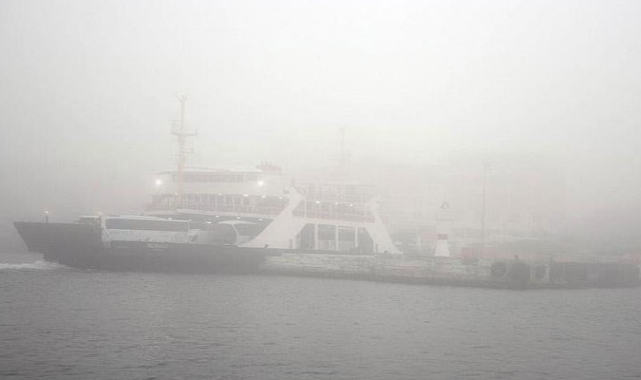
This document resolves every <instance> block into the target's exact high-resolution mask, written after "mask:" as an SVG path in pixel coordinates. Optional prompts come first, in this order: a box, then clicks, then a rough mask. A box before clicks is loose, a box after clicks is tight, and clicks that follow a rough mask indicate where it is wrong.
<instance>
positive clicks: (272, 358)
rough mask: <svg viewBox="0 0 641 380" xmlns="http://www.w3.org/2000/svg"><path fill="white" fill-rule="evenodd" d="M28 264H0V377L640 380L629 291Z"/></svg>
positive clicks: (639, 303)
mask: <svg viewBox="0 0 641 380" xmlns="http://www.w3.org/2000/svg"><path fill="white" fill-rule="evenodd" d="M38 259H39V257H38V256H35V255H17V254H2V255H0V313H1V314H0V315H1V318H0V340H1V344H0V363H2V364H1V365H0V376H1V377H8V378H14V379H31V378H47V379H153V378H156V379H381V380H383V379H385V380H387V379H416V378H433V379H444V378H451V379H460V378H469V379H497V378H499V379H500V378H504V379H625V378H639V377H641V364H640V363H641V361H640V360H639V358H641V290H640V289H585V290H549V291H547V290H542V291H536V292H513V291H504V290H490V289H469V288H447V287H443V288H439V287H427V286H412V285H402V284H377V283H368V282H356V281H342V280H323V279H312V278H290V277H266V276H205V275H167V274H149V273H110V272H92V271H82V270H74V269H69V268H65V267H60V266H56V265H52V264H48V263H43V262H36V261H37V260H38ZM34 262H35V263H34Z"/></svg>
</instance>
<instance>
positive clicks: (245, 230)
mask: <svg viewBox="0 0 641 380" xmlns="http://www.w3.org/2000/svg"><path fill="white" fill-rule="evenodd" d="M234 227H236V231H238V233H239V234H240V235H243V236H252V237H253V236H256V235H258V234H259V233H260V232H261V231H262V230H263V229H264V228H265V226H263V225H260V224H236V225H235V226H234Z"/></svg>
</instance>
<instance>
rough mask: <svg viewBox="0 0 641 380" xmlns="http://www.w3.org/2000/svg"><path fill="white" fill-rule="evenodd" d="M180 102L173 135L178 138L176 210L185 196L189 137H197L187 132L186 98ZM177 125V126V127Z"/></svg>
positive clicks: (181, 98) (179, 97) (182, 97)
mask: <svg viewBox="0 0 641 380" xmlns="http://www.w3.org/2000/svg"><path fill="white" fill-rule="evenodd" d="M177 98H178V101H179V102H180V120H178V123H175V124H174V128H172V131H171V133H172V134H173V135H174V136H176V139H177V142H178V193H177V197H176V208H178V206H179V205H182V201H183V195H184V186H183V183H184V172H185V163H186V162H187V153H190V152H188V151H187V146H186V145H187V137H191V136H194V135H196V134H195V133H194V132H187V131H185V103H186V102H187V97H186V96H184V95H183V96H177ZM176 124H177V125H176Z"/></svg>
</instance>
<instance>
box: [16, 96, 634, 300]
mask: <svg viewBox="0 0 641 380" xmlns="http://www.w3.org/2000/svg"><path fill="white" fill-rule="evenodd" d="M173 133H174V135H175V136H176V137H177V141H178V153H179V154H178V165H177V166H176V168H175V169H173V170H168V171H163V172H159V173H156V176H155V179H154V191H153V193H152V194H151V199H150V202H149V203H148V204H146V205H145V206H144V211H143V213H142V215H136V216H134V215H109V216H101V215H97V216H95V215H94V216H85V217H81V218H80V219H79V220H77V221H76V222H72V223H49V222H48V220H45V221H44V222H15V223H14V225H15V227H16V229H17V231H18V233H19V234H20V236H21V237H22V238H23V240H24V241H25V243H26V245H27V247H28V249H29V250H30V251H32V252H38V253H42V254H43V255H44V259H45V260H48V261H54V262H58V263H61V264H64V265H67V266H71V267H79V268H94V269H103V270H136V271H163V272H166V271H180V272H190V273H191V272H193V273H201V272H206V273H262V274H276V275H294V276H314V277H332V278H347V279H356V280H373V281H392V282H408V283H420V284H435V285H454V286H475V287H497V288H515V289H526V288H553V287H586V286H597V287H606V286H611V287H619V286H637V285H638V284H639V267H638V265H634V264H626V263H618V262H603V261H594V262H584V261H577V262H567V261H558V260H554V259H553V258H552V257H550V258H541V259H538V260H523V259H519V258H518V256H514V257H513V258H511V259H493V258H487V257H466V256H453V255H451V254H450V251H449V250H448V248H447V234H445V233H439V234H438V235H437V250H436V252H434V255H412V254H411V253H409V252H402V251H401V249H399V246H400V244H398V243H395V242H394V241H393V239H392V238H391V236H390V234H389V233H388V229H387V227H386V224H385V222H384V221H383V220H382V218H381V216H380V213H379V209H380V206H381V200H380V198H379V197H378V196H377V192H376V189H375V188H374V187H373V186H371V185H366V184H361V183H357V182H351V181H349V180H347V179H346V178H345V176H344V175H342V176H340V177H341V178H339V179H337V180H325V181H298V180H297V179H296V178H294V177H292V176H290V175H287V174H285V173H284V171H283V170H282V168H280V167H279V166H277V165H275V164H273V163H269V162H262V163H260V164H259V165H257V166H255V167H253V168H244V169H238V168H235V169H230V168H224V169H223V168H198V167H188V166H187V165H186V155H187V153H188V149H186V146H185V142H186V139H187V138H188V137H190V136H193V133H190V132H186V131H185V128H184V99H181V119H180V122H179V123H177V128H176V129H175V130H174V131H173ZM341 150H342V148H341Z"/></svg>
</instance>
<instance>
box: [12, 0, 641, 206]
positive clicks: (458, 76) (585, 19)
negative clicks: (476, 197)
mask: <svg viewBox="0 0 641 380" xmlns="http://www.w3.org/2000/svg"><path fill="white" fill-rule="evenodd" d="M639 15H641V2H639V1H636V0H631V1H585V0H580V1H579V0H576V1H498V0H493V1H445V0H442V1H377V0H373V1H364V0H363V1H280V0H275V1H239V0H235V1H85V0H82V1H80V0H78V1H59V0H48V1H44V0H42V1H25V0H19V1H17V0H16V1H11V0H2V1H0V128H1V132H2V134H1V139H0V174H1V175H2V183H1V184H0V191H1V192H2V193H3V196H2V197H1V198H0V206H1V207H0V212H2V213H4V214H7V215H23V214H24V215H27V214H30V213H33V212H34V210H40V209H42V208H43V207H58V208H64V207H72V206H73V205H76V204H82V205H83V206H82V207H85V208H87V207H89V208H90V207H93V203H98V205H97V207H100V206H101V205H100V202H103V203H104V201H102V200H101V201H97V199H104V198H105V195H109V194H113V195H114V196H116V197H119V198H120V199H123V198H125V197H127V196H128V195H127V193H128V192H131V191H132V190H131V189H134V188H135V189H138V190H137V191H138V193H136V194H137V196H138V195H140V194H144V192H145V191H146V190H147V189H146V188H144V186H146V183H147V178H146V177H144V176H145V175H148V174H150V173H153V172H154V171H158V170H164V169H167V168H169V167H171V165H173V163H174V161H175V157H174V152H175V147H174V145H173V141H172V139H171V137H170V135H169V128H170V124H171V119H173V118H175V117H176V115H177V110H178V103H177V101H176V99H175V94H176V93H177V92H178V93H185V94H187V95H188V96H189V101H188V121H189V124H190V126H192V127H194V128H197V129H198V132H199V138H198V139H197V140H196V142H195V143H194V148H195V154H194V155H193V156H192V157H190V163H191V164H193V165H201V166H227V165H232V164H233V165H244V166H247V167H252V166H254V165H255V164H257V163H258V162H260V161H264V160H269V161H273V162H275V163H278V164H281V165H283V166H285V167H286V168H287V169H290V170H292V171H293V170H300V169H301V168H303V167H304V166H305V165H310V166H319V165H322V164H323V163H328V164H331V163H332V162H334V161H335V160H336V154H337V151H338V147H337V144H338V141H339V132H338V131H339V129H340V128H342V127H347V131H348V132H347V141H348V145H349V149H350V151H351V153H352V158H353V160H369V159H376V160H389V161H392V162H399V163H412V164H418V165H430V164H433V163H435V162H438V161H439V160H441V159H443V158H444V157H451V156H456V155H461V154H462V155H469V154H484V153H488V154H490V155H491V154H494V153H519V154H521V153H523V154H533V155H538V156H541V157H545V159H548V160H550V159H551V160H553V161H554V162H557V163H558V164H559V166H561V167H563V170H565V171H567V172H568V173H570V174H569V182H570V183H571V184H573V185H574V186H576V187H577V188H583V193H581V194H577V195H576V196H577V197H578V198H581V197H583V198H585V199H586V200H592V199H596V198H599V197H601V198H604V197H606V198H607V197H612V198H617V199H620V200H621V202H632V203H634V202H636V203H637V205H638V203H639V199H640V198H639V197H641V195H640V194H641V180H640V179H639V178H640V177H641V158H640V157H641V155H640V154H639V151H640V148H641V132H639V128H641V27H639ZM593 189H599V190H598V191H595V190H593ZM594 197H596V198H594ZM62 199H65V200H64V201H62ZM138 200H139V199H138V198H136V201H138ZM51 204H54V206H51ZM104 204H105V205H107V207H108V206H109V202H107V203H104Z"/></svg>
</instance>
